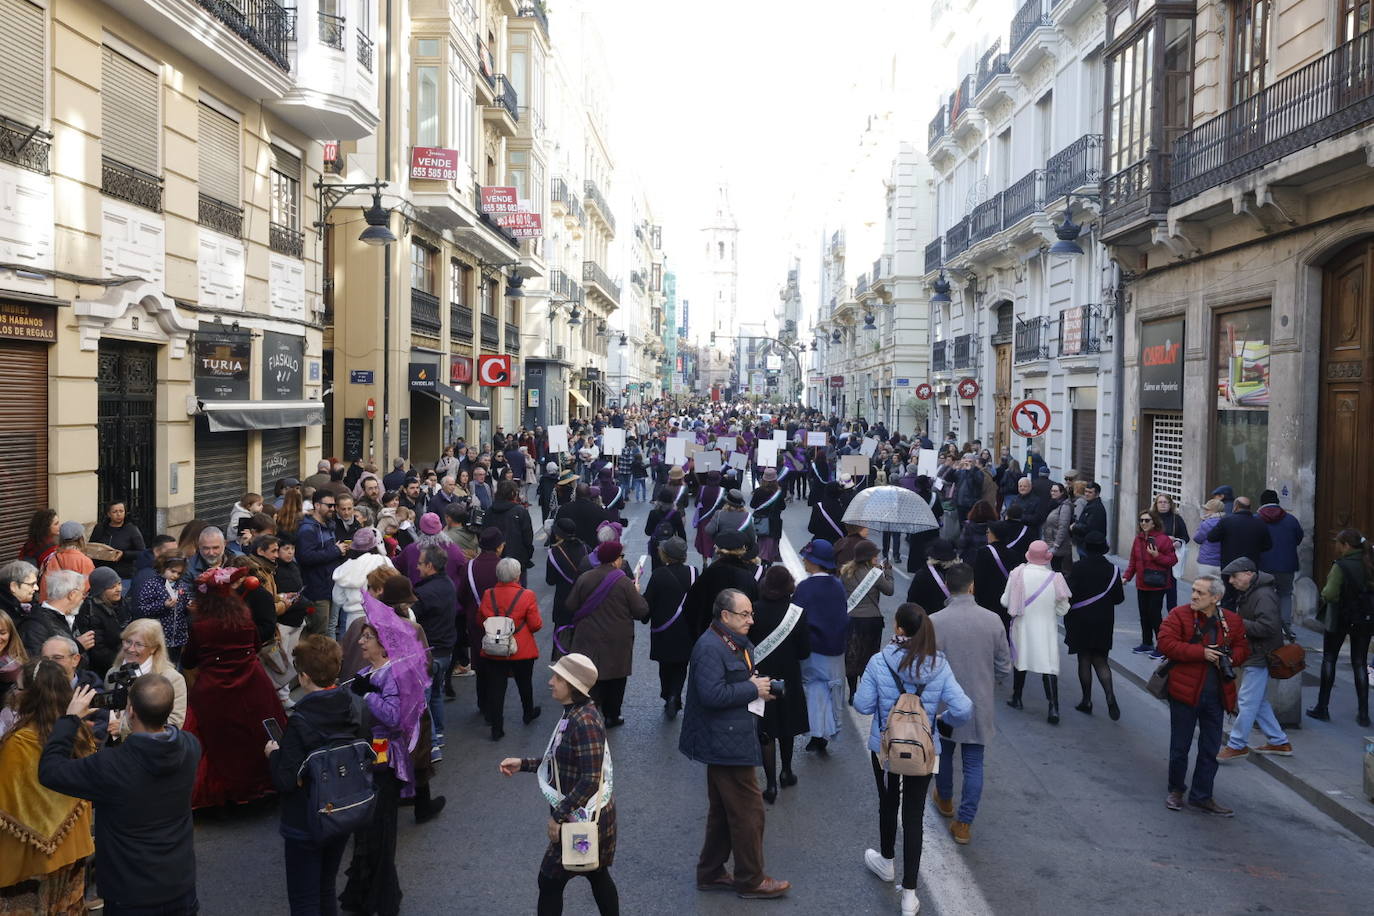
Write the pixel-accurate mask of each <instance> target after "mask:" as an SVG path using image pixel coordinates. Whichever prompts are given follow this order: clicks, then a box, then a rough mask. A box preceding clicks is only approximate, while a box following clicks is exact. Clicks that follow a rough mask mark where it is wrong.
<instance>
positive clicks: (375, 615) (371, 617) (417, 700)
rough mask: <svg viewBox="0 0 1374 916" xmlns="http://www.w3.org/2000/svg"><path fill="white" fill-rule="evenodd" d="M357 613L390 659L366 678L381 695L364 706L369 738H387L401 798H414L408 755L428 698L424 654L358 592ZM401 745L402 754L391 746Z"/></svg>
mask: <svg viewBox="0 0 1374 916" xmlns="http://www.w3.org/2000/svg"><path fill="white" fill-rule="evenodd" d="M363 611H364V612H365V613H366V614H367V622H368V623H369V624H371V625H372V628H373V629H374V630H376V631H377V639H378V640H379V641H380V642H381V644H382V648H384V649H386V654H387V656H388V658H389V659H390V661H389V663H388V664H387V665H386V666H385V667H383V668H381V669H380V670H378V671H375V672H373V674H372V683H373V684H375V685H376V686H377V687H379V688H381V693H369V694H368V695H367V705H368V708H369V709H370V710H371V711H372V714H373V716H374V717H375V718H376V724H375V725H374V726H373V728H372V734H373V737H377V738H388V739H390V741H391V742H392V748H391V751H390V753H388V755H387V761H388V763H389V764H390V765H391V768H392V769H393V770H395V771H396V776H397V778H399V779H400V780H401V781H402V782H403V783H405V786H404V787H403V788H402V791H401V794H402V795H404V796H405V797H407V798H409V797H410V796H411V795H414V794H415V788H414V785H413V783H414V781H415V770H414V767H413V766H412V765H411V762H410V752H411V751H413V750H415V745H416V744H417V743H418V742H419V740H420V717H421V716H422V715H423V714H424V711H425V697H426V695H427V694H428V692H429V680H430V679H429V651H428V650H427V649H426V648H425V646H424V643H422V642H421V641H420V634H419V632H418V631H417V630H416V628H415V625H414V624H413V623H411V622H410V621H409V620H406V619H405V618H403V617H398V616H396V612H395V611H394V610H392V609H391V608H389V607H387V606H386V605H385V604H382V602H380V601H378V600H377V599H376V598H374V597H372V595H371V593H369V592H368V591H367V590H366V589H363ZM398 744H399V745H402V746H403V747H402V748H398V747H396V745H398Z"/></svg>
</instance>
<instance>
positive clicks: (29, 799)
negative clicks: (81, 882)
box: [0, 726, 94, 884]
mask: <svg viewBox="0 0 1374 916" xmlns="http://www.w3.org/2000/svg"><path fill="white" fill-rule="evenodd" d="M42 754H43V745H42V744H41V743H40V742H39V740H38V733H37V732H36V731H34V730H33V728H32V727H29V726H26V727H24V728H21V729H19V730H18V731H16V732H13V733H11V734H10V735H9V736H8V737H6V738H5V740H4V742H3V743H0V772H3V773H6V774H8V776H7V778H5V779H3V780H0V831H2V832H4V833H7V834H9V835H10V837H12V838H13V839H14V840H17V841H18V842H20V843H22V844H24V845H25V846H28V847H30V848H31V849H33V850H35V851H37V852H39V853H40V854H42V855H44V856H53V855H54V854H55V853H56V852H58V850H59V849H60V848H61V847H62V845H63V844H64V843H65V842H66V841H67V839H68V836H69V835H70V834H71V833H72V831H73V830H75V831H76V835H75V837H74V838H73V840H74V841H73V842H72V844H71V846H70V847H69V848H68V849H67V850H66V852H67V853H68V854H69V855H70V854H72V853H75V855H71V857H70V858H67V857H66V856H63V858H64V859H65V861H55V862H50V863H49V864H50V865H51V866H52V868H53V869H54V870H55V869H58V868H61V867H62V866H64V865H68V864H70V863H71V862H74V861H76V860H77V859H79V858H82V857H83V856H88V855H90V854H91V852H92V851H93V849H94V847H93V846H92V844H91V803H90V802H88V801H84V800H82V799H78V798H72V797H71V796H70V795H62V794H60V793H58V792H54V791H52V790H51V789H46V788H44V787H43V786H42V785H40V784H39V782H38V758H39V757H40V756H42ZM83 822H84V823H83ZM14 865H18V863H17V862H16V863H14ZM10 867H11V866H10V864H9V863H4V864H3V865H0V875H2V876H4V878H5V879H10V878H13V880H9V881H8V883H10V884H17V883H18V882H19V881H21V880H23V879H25V878H28V877H30V876H29V875H13V876H12V875H10V874H9V871H8V869H9V868H10Z"/></svg>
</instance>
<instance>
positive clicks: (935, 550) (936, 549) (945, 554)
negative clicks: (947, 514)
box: [926, 538, 958, 563]
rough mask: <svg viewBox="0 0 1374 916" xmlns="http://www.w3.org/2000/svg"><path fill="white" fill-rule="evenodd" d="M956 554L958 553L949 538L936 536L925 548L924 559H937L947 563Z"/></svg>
mask: <svg viewBox="0 0 1374 916" xmlns="http://www.w3.org/2000/svg"><path fill="white" fill-rule="evenodd" d="M957 556H958V553H957V552H955V550H954V542H953V541H951V540H950V539H949V538H936V539H935V540H933V541H931V542H930V546H928V547H927V548H926V559H928V560H938V561H940V562H942V563H948V562H949V561H950V560H953V559H954V558H955V557H957Z"/></svg>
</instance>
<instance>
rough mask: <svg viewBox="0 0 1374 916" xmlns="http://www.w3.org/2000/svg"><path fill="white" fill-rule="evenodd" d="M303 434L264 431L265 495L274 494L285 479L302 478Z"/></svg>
mask: <svg viewBox="0 0 1374 916" xmlns="http://www.w3.org/2000/svg"><path fill="white" fill-rule="evenodd" d="M300 442H301V434H300V430H297V429H264V430H263V431H262V489H263V495H266V494H267V493H270V492H272V490H273V489H274V488H275V486H276V483H277V481H278V480H281V479H282V478H283V477H295V478H296V479H297V480H299V479H300V476H301V454H300Z"/></svg>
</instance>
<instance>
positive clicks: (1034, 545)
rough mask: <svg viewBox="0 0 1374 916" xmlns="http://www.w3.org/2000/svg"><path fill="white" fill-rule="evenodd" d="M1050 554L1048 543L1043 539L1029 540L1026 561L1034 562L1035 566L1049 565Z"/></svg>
mask: <svg viewBox="0 0 1374 916" xmlns="http://www.w3.org/2000/svg"><path fill="white" fill-rule="evenodd" d="M1052 556H1053V554H1052V553H1050V545H1049V544H1046V543H1045V542H1044V541H1031V545H1030V546H1029V547H1027V548H1026V562H1027V563H1034V564H1035V565H1036V566H1049V565H1050V558H1051V557H1052Z"/></svg>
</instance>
